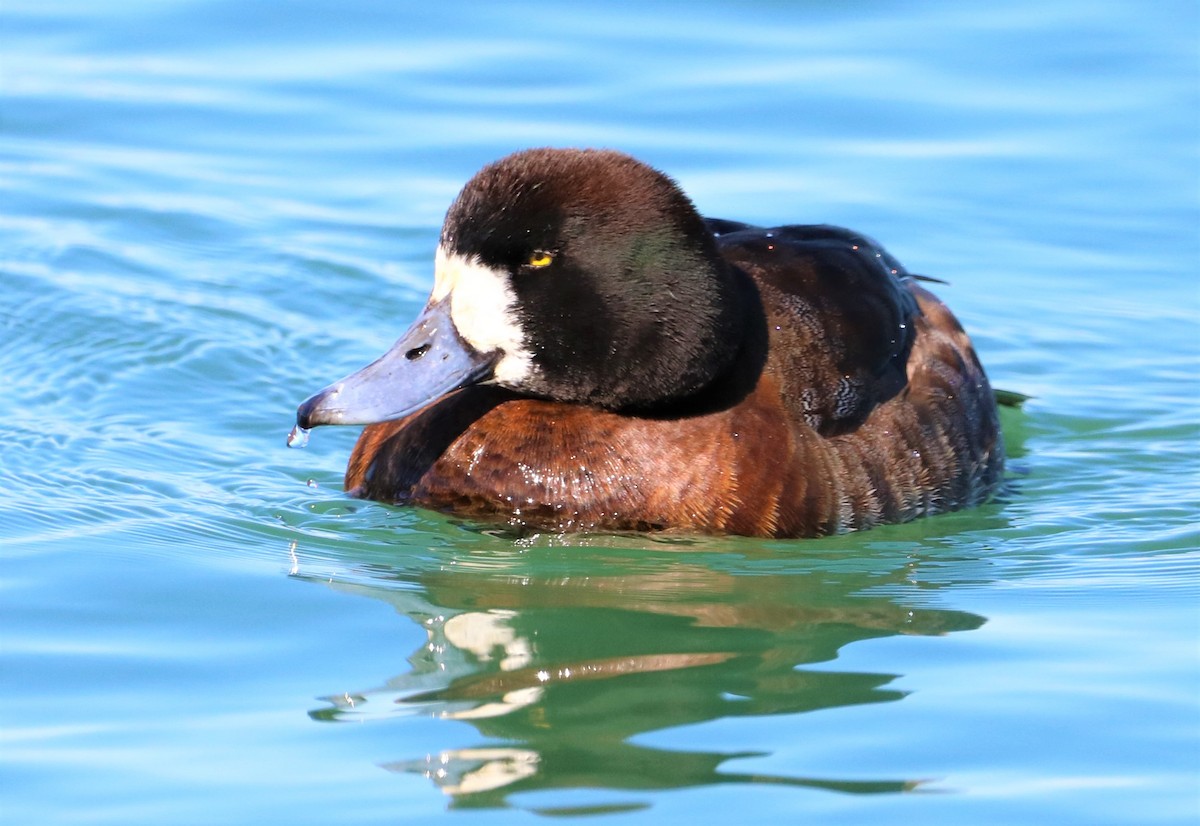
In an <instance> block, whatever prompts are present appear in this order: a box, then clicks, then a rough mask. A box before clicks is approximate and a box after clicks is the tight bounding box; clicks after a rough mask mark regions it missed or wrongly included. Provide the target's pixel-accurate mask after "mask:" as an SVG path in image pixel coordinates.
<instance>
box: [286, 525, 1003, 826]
mask: <svg viewBox="0 0 1200 826" xmlns="http://www.w3.org/2000/svg"><path fill="white" fill-rule="evenodd" d="M496 544H497V545H499V544H500V543H499V542H497V543H496ZM824 547H826V548H828V546H824ZM908 547H910V548H911V547H912V546H911V545H909V546H908ZM862 553H863V547H862V544H861V542H860V543H859V544H858V545H857V546H856V547H853V548H852V550H848V551H847V554H846V555H845V556H844V557H842V556H839V555H838V554H837V553H836V552H834V553H833V554H827V555H824V556H821V557H817V558H811V559H806V560H793V561H792V562H791V563H788V564H780V563H779V562H778V561H777V560H774V559H761V560H758V561H757V562H756V561H755V560H753V559H747V558H746V557H745V556H744V555H738V556H731V555H730V554H728V553H722V554H714V553H706V552H704V549H702V548H701V549H696V548H685V549H676V550H675V551H666V552H658V551H649V552H648V551H645V550H643V551H642V553H641V555H636V554H631V553H625V552H622V549H620V548H619V547H617V548H612V549H605V548H594V547H593V548H575V549H561V548H547V547H540V548H533V549H526V550H521V549H514V548H513V547H512V545H511V543H509V544H508V546H507V551H506V552H493V553H490V554H482V555H481V554H478V553H471V554H469V555H468V554H463V553H460V554H459V556H458V557H453V558H452V557H450V556H447V557H446V558H443V559H441V560H437V559H434V560H430V559H428V558H426V560H425V561H424V562H423V563H421V567H424V568H426V570H413V569H411V568H406V569H404V570H399V569H396V568H389V567H387V566H384V565H365V566H360V567H359V569H358V570H357V571H356V574H355V576H354V578H353V580H352V581H345V580H342V581H339V580H338V579H334V580H333V581H332V583H331V584H332V586H333V587H335V588H338V589H341V590H347V591H353V592H357V593H361V594H363V595H367V596H371V597H373V598H376V599H381V600H385V601H387V602H389V603H390V604H392V605H393V606H394V607H395V608H396V610H397V611H398V612H399V613H400V614H402V615H403V616H405V617H407V618H409V619H411V620H412V621H413V622H416V623H417V624H419V625H420V626H421V627H422V628H423V629H424V631H425V633H426V635H427V642H426V643H425V644H424V645H423V646H422V647H421V648H420V649H419V650H418V651H416V652H415V653H413V654H412V655H411V656H410V657H409V663H410V665H411V667H410V668H409V669H407V670H405V671H404V672H403V673H401V674H399V675H398V676H396V677H394V678H392V679H391V680H390V681H389V682H388V684H387V685H386V686H382V687H378V688H374V689H370V690H365V691H358V692H357V693H348V694H339V695H338V696H336V697H328V698H326V699H327V702H328V705H327V706H326V707H323V708H320V709H318V710H315V711H313V712H311V716H312V717H313V718H314V719H316V720H322V721H339V720H352V719H353V720H361V719H364V718H371V717H378V716H388V717H390V716H395V715H397V714H398V713H407V714H412V713H419V714H425V715H428V716H431V717H434V718H440V719H446V720H455V721H462V722H466V723H468V724H469V725H470V726H471V727H473V728H474V729H475V730H476V731H477V733H478V736H479V741H478V742H477V743H475V744H471V745H470V746H469V747H465V748H463V747H459V748H445V749H442V750H436V749H435V750H434V751H433V752H432V753H429V754H426V753H421V754H408V755H406V754H403V753H400V754H397V756H396V760H394V761H392V762H389V763H388V764H387V765H386V768H388V769H390V770H394V771H400V772H415V773H419V774H423V775H425V776H426V777H428V778H429V779H430V780H431V781H433V783H435V784H436V785H437V786H438V787H439V788H441V790H442V791H443V792H445V793H446V794H447V795H449V796H450V797H451V798H452V802H451V805H452V806H453V807H465V806H470V807H477V806H504V805H509V801H508V798H509V796H510V795H512V794H514V793H517V792H526V791H533V790H546V789H564V788H570V789H585V788H587V789H597V788H599V789H608V790H634V789H637V790H652V789H672V788H680V787H689V786H700V785H709V784H717V783H754V784H788V785H798V786H809V787H820V788H828V789H835V790H839V791H843V792H857V793H876V792H896V791H905V790H909V789H912V788H914V787H916V786H917V785H918V782H919V781H918V780H917V779H914V778H895V779H888V780H878V779H870V780H864V779H856V778H812V777H788V776H775V775H760V774H746V773H737V772H736V771H725V770H722V765H723V764H725V763H727V762H728V761H730V760H733V759H735V758H739V757H746V756H748V755H747V754H745V753H742V752H732V751H731V752H723V751H709V750H698V751H668V750H663V749H658V748H654V747H650V746H646V745H642V744H640V743H639V742H637V741H638V740H639V739H646V738H638V735H641V734H644V733H646V732H652V731H655V730H660V729H665V728H669V727H678V726H686V725H688V724H695V723H704V722H706V721H713V720H717V719H720V718H731V717H743V716H748V715H755V716H762V715H785V714H799V713H803V712H811V711H815V710H819V709H829V708H835V707H841V706H849V705H854V704H861V703H881V702H888V701H893V700H899V699H901V698H902V697H903V696H904V692H903V691H900V690H897V689H895V688H890V687H889V684H890V683H891V682H892V681H893V680H894V679H895V678H896V677H897V676H899V675H896V674H872V673H858V672H851V671H837V670H831V669H830V668H829V667H828V666H824V667H820V668H810V667H806V666H812V665H813V664H816V663H826V662H828V661H830V660H833V659H835V658H836V657H837V655H838V651H839V650H840V649H842V648H843V647H845V646H847V645H849V644H851V643H854V642H858V641H861V640H867V639H872V638H878V637H887V636H892V635H898V634H915V635H938V634H945V633H948V632H952V631H967V630H971V629H975V628H978V627H979V626H980V625H982V624H983V622H984V619H983V618H982V617H980V616H977V615H975V614H970V613H966V612H962V611H954V610H945V609H942V608H938V607H930V606H931V604H935V600H933V599H931V594H930V591H931V589H932V590H936V589H937V588H938V587H940V586H939V585H938V584H936V583H930V582H929V581H926V580H922V578H921V575H920V569H921V565H922V560H921V559H920V558H919V557H917V556H914V555H912V554H911V553H908V552H904V553H901V552H894V553H890V554H888V553H884V554H882V555H881V554H879V553H876V554H873V555H869V556H870V558H869V559H868V560H867V561H866V562H864V561H863V559H862ZM942 562H944V560H942ZM938 564H941V563H938ZM931 567H936V566H931ZM364 574H365V575H364ZM301 575H303V573H302V574H301ZM314 578H315V577H314ZM321 580H322V581H324V582H329V580H328V579H325V578H323V577H322V578H321ZM449 728H451V727H448V731H447V739H450V738H454V739H455V740H458V741H461V737H462V729H461V728H459V727H452V728H453V733H452V734H451V733H450V731H449Z"/></svg>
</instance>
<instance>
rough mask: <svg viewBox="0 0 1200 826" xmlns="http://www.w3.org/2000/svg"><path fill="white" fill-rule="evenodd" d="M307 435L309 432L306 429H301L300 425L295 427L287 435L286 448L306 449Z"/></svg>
mask: <svg viewBox="0 0 1200 826" xmlns="http://www.w3.org/2000/svg"><path fill="white" fill-rule="evenodd" d="M308 434H309V431H308V430H307V429H305V428H303V427H301V426H300V425H296V426H295V427H293V428H292V432H291V433H289V434H288V438H287V446H288V447H308Z"/></svg>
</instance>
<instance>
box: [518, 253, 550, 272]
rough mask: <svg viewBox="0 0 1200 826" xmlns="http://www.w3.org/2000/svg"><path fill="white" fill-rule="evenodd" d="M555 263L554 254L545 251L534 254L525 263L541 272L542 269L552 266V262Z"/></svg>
mask: <svg viewBox="0 0 1200 826" xmlns="http://www.w3.org/2000/svg"><path fill="white" fill-rule="evenodd" d="M553 261H554V255H553V254H551V253H548V252H546V251H545V250H537V251H536V252H534V253H533V254H532V255H530V256H529V260H528V261H526V262H525V263H526V264H527V265H528V266H530V267H533V268H534V269H535V270H540V269H541V268H542V267H548V266H550V264H551V262H553Z"/></svg>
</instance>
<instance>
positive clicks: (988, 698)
mask: <svg viewBox="0 0 1200 826" xmlns="http://www.w3.org/2000/svg"><path fill="white" fill-rule="evenodd" d="M582 9H583V7H582V6H581V7H579V8H578V9H577V8H575V7H574V6H571V5H570V4H556V5H543V4H538V3H517V4H461V3H457V2H449V3H438V4H393V3H382V2H379V3H370V2H358V3H354V2H351V3H333V2H317V1H316V0H301V2H291V3H287V4H266V3H241V2H238V3H235V2H219V1H218V0H192V1H191V2H187V1H186V0H169V1H167V2H136V0H132V1H130V2H116V3H94V2H82V0H75V2H70V0H65V1H64V2H55V3H48V2H42V1H41V0H39V1H38V2H33V0H6V2H5V3H4V4H3V5H2V6H0V135H2V137H3V140H2V141H0V199H2V206H0V379H2V380H3V385H4V386H3V402H2V403H0V413H2V415H0V484H2V488H3V492H4V496H3V499H2V500H0V542H2V550H3V555H4V560H5V561H4V572H3V579H2V580H0V586H2V599H0V612H2V615H3V618H2V620H0V622H2V625H0V635H2V636H0V658H2V660H3V668H2V669H0V691H2V692H3V704H2V706H0V796H2V797H0V816H2V818H3V820H4V822H5V823H12V824H18V823H22V824H23V823H29V824H34V823H36V824H59V823H63V824H65V823H113V824H142V823H146V824H150V823H154V824H159V823H172V824H189V823H255V824H258V823H287V824H302V823H314V824H316V823H322V824H324V823H340V824H359V823H404V822H425V821H441V820H444V819H450V820H464V819H469V820H472V821H478V822H481V823H507V822H526V821H533V820H537V819H540V818H539V815H561V816H568V815H579V816H581V815H591V816H593V819H600V820H612V821H617V822H622V821H628V822H633V821H638V822H644V823H664V822H688V823H694V822H706V821H710V822H711V821H716V820H727V819H729V818H731V817H736V818H737V819H738V820H739V821H741V820H746V821H758V822H768V823H775V822H780V823H782V822H801V821H803V822H839V823H862V824H877V823H881V822H888V821H897V822H914V823H948V824H949V823H954V824H962V823H971V824H988V823H994V824H1011V823H1017V822H1042V823H1055V824H1068V823H1080V824H1096V823H1139V824H1147V823H1191V822H1195V821H1196V819H1197V818H1198V817H1200V663H1198V659H1200V655H1198V651H1200V645H1198V643H1200V612H1198V608H1197V605H1198V604H1200V603H1198V602H1197V591H1198V590H1200V588H1198V577H1197V573H1198V570H1200V564H1198V559H1197V556H1198V554H1197V545H1198V540H1200V529H1198V528H1197V522H1198V520H1197V511H1198V508H1197V499H1198V498H1200V497H1198V493H1197V491H1198V487H1200V485H1198V483H1200V461H1198V458H1197V457H1198V444H1200V433H1198V428H1197V422H1198V421H1200V415H1198V414H1200V384H1198V382H1197V370H1198V368H1200V330H1198V318H1200V286H1198V285H1200V282H1198V281H1197V278H1196V275H1195V271H1196V263H1197V260H1200V230H1198V228H1200V160H1198V152H1197V148H1198V145H1200V135H1198V126H1197V124H1198V123H1200V91H1198V90H1200V69H1198V67H1200V45H1198V44H1200V11H1198V7H1197V6H1196V4H1195V3H1193V2H1177V3H1176V2H1163V3H1154V4H1143V3H1135V2H1128V3H1121V2H1087V3H1083V2H1070V1H1068V2H1065V3H1055V4H1049V5H1047V4H1045V3H1042V2H1032V0H1029V1H1028V2H1021V1H1020V0H1019V1H1018V2H1014V3H1004V4H980V3H970V4H967V3H951V2H929V3H908V2H904V3H901V2H865V1H864V2H850V3H820V2H805V3H772V2H747V3H737V4H733V3H730V4H716V3H700V4H696V3H677V4H676V3H664V2H655V1H654V0H651V2H646V3H640V4H636V5H633V6H629V7H624V6H621V7H618V6H608V7H597V8H596V9H595V10H592V11H584V10H582ZM545 144H550V145H599V146H613V147H617V148H621V149H624V150H626V151H629V152H632V153H633V154H636V155H638V156H639V157H642V158H643V159H645V160H647V161H649V162H651V163H653V164H655V165H656V166H658V167H660V168H662V169H664V170H666V171H668V172H669V173H671V174H672V175H673V176H675V177H676V178H677V179H678V180H679V181H680V182H681V184H682V185H683V186H684V187H685V188H686V189H687V191H688V192H689V193H690V194H691V195H692V196H693V198H694V199H695V201H696V202H697V204H698V205H699V206H700V208H701V210H702V211H704V212H705V213H706V214H710V215H716V216H720V217H725V218H731V219H737V220H745V221H751V222H774V223H778V222H788V221H791V222H810V223H811V222H830V223H837V224H843V225H848V226H852V227H854V228H856V229H859V230H861V231H864V232H867V233H869V234H870V235H873V236H875V237H876V238H878V239H879V240H881V241H882V242H883V243H884V244H886V245H887V246H888V247H889V248H890V249H891V250H892V252H894V253H895V254H896V255H897V256H898V257H899V258H900V259H901V260H902V261H904V262H905V263H906V264H907V265H908V266H909V267H910V268H912V269H913V270H914V271H917V272H923V273H928V274H930V275H935V276H938V277H940V278H944V279H946V280H948V281H950V282H951V285H950V286H945V287H941V288H939V292H940V293H941V295H942V296H943V297H944V298H945V299H946V300H947V301H948V303H949V304H950V305H951V306H952V307H953V308H954V309H955V310H956V312H957V313H958V314H959V315H960V317H961V318H962V319H963V321H964V323H965V324H966V325H967V327H968V329H969V330H970V331H971V333H972V334H973V336H974V337H975V340H976V344H977V346H978V349H979V351H980V354H981V356H982V358H983V361H984V363H985V364H986V365H987V367H988V370H989V372H990V374H991V376H992V378H993V381H994V383H995V384H997V385H998V386H1000V387H1003V388H1008V389H1012V390H1016V391H1020V392H1023V393H1026V394H1029V395H1031V396H1033V399H1032V400H1031V401H1030V402H1029V403H1028V404H1027V405H1026V407H1025V409H1024V410H1023V411H1006V412H1005V428H1006V433H1007V437H1008V441H1009V443H1010V447H1011V452H1012V454H1013V458H1012V460H1011V462H1010V482H1009V485H1008V487H1007V489H1006V491H1005V493H1004V495H1003V496H1002V497H1001V498H1000V499H999V500H998V501H996V502H995V503H992V504H990V505H987V506H985V507H982V508H978V509H976V510H974V511H970V512H966V513H959V514H951V515H947V516H942V517H936V518H933V519H928V520H924V521H921V522H918V523H914V524H910V525H904V526H896V527H889V528H884V529H879V530H875V531H872V532H869V533H865V534H861V535H847V536H839V537H833V538H829V539H824V540H816V541H798V542H764V541H753V540H744V539H734V540H722V539H703V540H686V539H674V540H665V539H661V538H659V539H655V538H651V537H586V538H573V539H563V538H557V537H546V536H542V537H532V538H525V539H521V540H514V539H513V538H511V537H507V536H504V535H499V534H497V533H496V532H494V531H490V530H488V529H487V528H486V527H483V526H478V525H471V524H463V523H462V522H461V521H458V520H454V519H448V518H445V517H442V516H439V515H436V514H431V513H428V512H422V511H417V510H408V509H396V508H391V507H386V506H383V505H378V504H374V503H364V502H359V501H354V500H349V499H347V498H345V497H344V496H343V495H342V493H341V490H340V477H341V472H342V469H343V468H344V465H345V461H346V458H347V456H348V454H349V450H350V447H351V445H352V444H353V440H354V438H355V435H356V434H355V432H353V431H354V430H355V429H353V428H349V429H344V430H339V431H330V430H322V431H319V432H318V433H316V434H314V438H313V441H312V444H311V445H310V446H309V448H308V449H307V450H303V451H296V450H287V449H286V448H285V446H284V437H285V435H286V433H287V430H288V428H289V427H290V426H291V424H292V417H293V413H294V409H295V405H296V404H297V403H298V402H299V401H301V400H302V399H303V398H304V397H305V396H306V395H308V394H309V393H311V392H313V391H314V390H316V389H318V388H319V387H321V386H323V385H324V384H326V383H327V382H329V381H330V380H332V379H334V378H336V377H338V376H341V375H343V374H345V373H346V372H348V371H349V370H350V369H352V368H355V367H357V366H359V365H361V364H363V363H365V362H366V361H367V360H369V359H370V358H373V357H374V356H375V355H376V354H378V353H379V352H381V351H382V350H383V349H384V348H385V347H386V346H387V345H388V344H390V343H391V341H392V340H393V339H394V338H395V337H396V336H397V335H398V334H399V333H400V332H401V331H402V329H403V328H404V327H405V326H406V324H407V322H408V321H409V320H411V318H412V317H413V316H414V314H415V313H416V311H417V310H418V309H419V308H420V306H421V305H422V303H423V302H424V299H425V295H426V293H427V292H428V290H429V288H430V286H431V281H432V260H431V259H432V253H433V248H434V245H435V243H436V238H437V232H438V228H439V225H440V222H441V218H442V214H443V211H444V210H445V208H446V206H447V205H448V204H449V202H450V200H451V198H452V197H453V196H454V194H455V192H456V191H457V189H458V188H459V186H461V184H462V183H463V182H464V181H465V180H466V179H467V178H468V177H469V176H470V175H471V174H472V173H473V172H474V171H475V170H476V169H477V168H478V167H480V166H481V165H483V164H484V163H486V162H488V161H490V160H493V159H495V158H497V157H500V156H501V155H504V154H506V153H507V152H509V151H512V150H514V149H517V148H520V147H524V146H530V145H545Z"/></svg>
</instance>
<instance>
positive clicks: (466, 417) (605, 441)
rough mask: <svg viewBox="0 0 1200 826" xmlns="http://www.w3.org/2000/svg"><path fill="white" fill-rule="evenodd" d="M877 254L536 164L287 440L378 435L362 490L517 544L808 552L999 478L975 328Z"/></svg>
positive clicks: (461, 238) (525, 167) (475, 195)
mask: <svg viewBox="0 0 1200 826" xmlns="http://www.w3.org/2000/svg"><path fill="white" fill-rule="evenodd" d="M932 280H934V279H925V278H924V277H922V276H914V275H912V274H910V273H909V272H908V271H906V270H905V269H904V268H903V266H901V264H900V263H899V262H898V261H897V260H896V259H895V258H893V257H892V256H891V255H890V254H889V253H888V252H887V251H886V250H884V249H883V248H882V247H881V246H880V245H879V244H877V243H876V242H875V241H873V240H871V239H870V238H868V237H867V236H865V235H862V234H859V233H856V232H853V231H850V230H847V229H843V228H840V227H835V226H829V225H782V226H776V227H770V228H766V227H760V226H752V225H749V224H744V223H739V222H736V221H730V220H724V219H711V218H704V217H701V215H700V213H699V212H698V211H697V209H696V207H695V206H694V205H693V203H692V202H691V200H690V199H689V198H688V196H687V195H685V194H684V192H683V190H682V189H681V188H680V186H679V185H678V184H677V183H676V182H675V181H674V180H673V179H671V178H670V177H668V176H667V175H666V174H664V173H663V172H660V171H658V170H657V169H655V168H653V167H651V166H650V165H648V164H646V163H643V162H641V161H639V160H637V159H635V158H633V157H631V156H630V155H627V154H624V153H622V152H618V151H615V150H610V149H559V148H538V149H527V150H523V151H519V152H516V153H514V154H512V155H509V156H507V157H504V158H502V159H500V160H498V161H495V162H493V163H491V164H489V165H487V166H485V167H484V168H483V169H482V170H480V171H479V172H478V173H477V174H476V175H475V176H474V177H472V178H471V179H470V180H469V181H468V182H467V183H466V185H465V186H464V187H463V189H462V191H461V192H460V193H459V195H458V196H457V198H456V199H455V200H454V201H453V203H452V204H451V206H450V208H449V210H448V211H447V213H446V217H445V222H444V224H443V227H442V231H441V235H440V239H439V243H438V246H437V250H436V253H435V256H434V283H433V288H432V292H431V294H430V297H429V300H428V302H427V304H426V305H425V307H424V309H423V310H422V311H421V313H420V314H419V315H418V317H417V318H416V320H415V321H413V322H412V323H411V326H409V328H408V330H407V332H405V333H404V334H403V335H402V336H400V338H399V339H398V340H397V341H396V343H395V344H394V345H393V346H392V347H391V348H390V349H389V350H388V351H387V352H386V353H384V354H383V355H382V356H381V357H379V358H378V359H377V360H376V361H374V362H372V363H371V364H369V365H367V366H366V367H364V368H362V369H361V370H359V371H358V372H355V373H353V374H351V375H349V376H347V377H346V378H343V379H341V380H340V381H337V382H334V383H333V384H331V385H329V386H328V387H326V388H325V389H323V390H321V391H319V392H318V393H316V394H314V395H313V396H311V397H310V398H308V399H307V400H306V401H304V402H303V403H302V404H301V405H300V406H299V408H298V410H297V414H296V424H297V428H300V429H302V430H303V431H305V432H306V431H307V430H309V429H311V428H314V427H318V426H323V425H365V428H364V429H363V431H362V433H361V435H360V437H359V439H358V441H357V443H356V445H355V447H354V449H353V452H352V453H351V456H350V459H349V463H348V466H347V469H346V474H345V488H346V491H347V493H348V495H350V496H351V497H357V498H363V499H371V500H378V501H381V502H386V503H391V504H397V505H409V506H416V507H422V508H427V509H432V510H436V511H441V512H444V513H448V514H452V515H454V516H456V517H460V518H462V519H465V520H467V521H479V522H486V523H489V524H495V523H500V524H502V525H506V526H508V527H509V528H512V529H515V530H517V531H524V532H555V533H574V532H588V533H591V532H601V533H630V532H667V533H682V534H700V535H736V536H750V537H762V538H775V539H784V538H802V537H816V536H822V535H828V534H836V533H843V532H848V531H856V530H864V529H867V528H871V527H874V526H877V525H882V524H886V523H898V522H907V521H909V520H912V519H916V518H918V517H924V516H928V515H932V514H936V513H940V512H945V511H952V510H957V509H960V508H966V507H970V506H974V505H977V504H979V503H981V502H984V501H985V500H987V499H988V498H989V497H990V496H992V495H993V494H994V493H995V492H996V490H997V487H998V486H999V485H1000V483H1001V479H1002V476H1003V471H1004V442H1003V436H1002V433H1001V430H1000V424H999V417H998V413H997V407H996V398H995V395H994V393H993V391H992V389H991V386H990V384H989V382H988V378H987V376H986V374H985V372H984V369H983V367H982V365H981V364H980V361H979V358H978V357H977V356H976V353H975V350H974V347H973V346H972V343H971V340H970V338H969V337H968V335H967V333H966V332H965V331H964V330H963V328H962V326H961V325H960V324H959V322H958V321H957V319H956V318H955V317H954V315H953V314H952V313H951V312H950V310H949V309H948V308H947V307H946V305H945V304H943V303H942V302H941V301H940V300H939V299H938V298H936V297H935V296H934V294H933V293H932V292H930V290H929V289H927V288H926V287H925V286H924V284H925V283H928V281H932Z"/></svg>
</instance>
